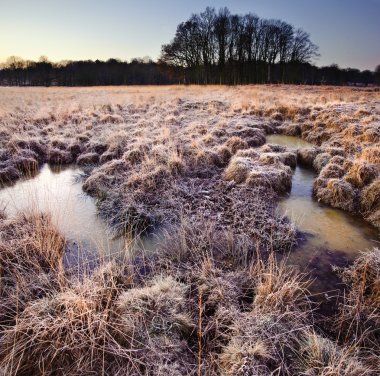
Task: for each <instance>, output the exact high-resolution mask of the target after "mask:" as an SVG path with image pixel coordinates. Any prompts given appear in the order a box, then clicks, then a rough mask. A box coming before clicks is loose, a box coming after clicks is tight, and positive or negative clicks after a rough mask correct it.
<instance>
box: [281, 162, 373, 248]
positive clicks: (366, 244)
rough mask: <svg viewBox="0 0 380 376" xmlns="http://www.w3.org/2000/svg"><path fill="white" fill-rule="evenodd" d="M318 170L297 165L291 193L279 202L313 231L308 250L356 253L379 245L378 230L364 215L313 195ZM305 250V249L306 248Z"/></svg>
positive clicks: (284, 210)
mask: <svg viewBox="0 0 380 376" xmlns="http://www.w3.org/2000/svg"><path fill="white" fill-rule="evenodd" d="M314 177H315V174H314V173H313V172H311V171H310V170H307V169H304V168H301V167H297V169H296V171H295V173H294V177H293V187H292V191H291V193H290V196H289V197H288V198H286V199H283V200H282V201H281V202H280V203H279V209H280V210H281V212H282V213H285V214H286V215H287V216H288V217H290V218H291V219H292V220H293V221H294V222H295V223H296V225H297V227H298V228H299V229H300V230H301V231H303V232H307V233H310V234H311V235H312V236H311V237H310V238H309V240H308V242H307V243H306V245H305V246H304V247H303V248H304V251H305V250H307V249H310V248H315V247H325V248H329V249H333V250H340V251H343V252H345V253H347V254H356V253H357V252H358V251H359V250H365V249H367V248H371V247H372V246H374V245H376V240H379V236H378V231H376V229H375V228H373V227H372V226H370V225H369V224H367V223H366V222H365V221H363V220H362V219H361V218H358V217H354V216H352V215H350V214H349V213H346V212H344V211H342V210H338V209H334V208H331V207H328V206H325V205H322V204H320V203H318V202H317V201H316V200H314V199H313V198H312V186H313V180H314ZM303 253H304V252H303Z"/></svg>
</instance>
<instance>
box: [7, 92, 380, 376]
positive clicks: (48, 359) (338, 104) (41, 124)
mask: <svg viewBox="0 0 380 376" xmlns="http://www.w3.org/2000/svg"><path fill="white" fill-rule="evenodd" d="M277 133H278V134H283V135H289V136H296V137H299V138H302V139H303V140H306V141H308V142H310V143H311V144H312V145H313V146H311V147H302V148H298V149H297V150H295V149H290V148H287V147H285V146H281V145H276V144H268V143H266V137H267V136H268V135H270V134H277ZM44 163H49V164H50V165H78V166H80V167H81V168H82V169H83V171H84V173H83V176H82V179H83V190H84V191H85V192H86V193H87V194H89V195H90V196H92V197H93V198H94V199H95V200H96V204H97V210H98V214H99V216H100V217H101V218H103V219H104V221H106V222H107V223H108V225H109V226H110V227H111V228H112V230H113V232H114V234H117V235H120V236H125V237H126V238H128V239H130V238H133V237H134V236H137V235H140V234H144V233H152V232H154V231H155V230H157V229H161V230H162V229H163V230H162V231H163V232H164V234H165V235H164V236H161V237H160V240H159V241H158V242H157V244H156V247H155V249H154V250H151V251H149V252H148V251H147V250H145V249H136V248H133V249H132V248H131V247H129V246H128V244H129V242H126V246H125V249H124V253H123V255H122V256H121V257H118V258H116V259H113V260H112V259H111V260H109V259H107V260H106V259H101V258H100V259H99V260H97V262H96V266H92V267H91V268H88V269H86V268H83V270H81V272H80V273H72V272H70V270H68V269H67V268H65V266H64V264H63V258H64V254H65V252H67V247H68V244H69V243H68V239H65V237H64V236H63V235H62V234H61V233H60V231H59V229H57V227H56V226H55V224H54V223H53V221H52V220H51V218H50V217H49V214H47V213H39V212H38V211H33V212H27V213H20V214H19V215H18V216H17V217H12V218H10V217H7V216H6V214H5V210H4V212H0V278H1V283H0V294H1V302H0V374H4V375H40V374H44V375H97V374H104V375H126V374H128V375H178V376H179V375H196V374H198V375H231V376H232V375H324V376H333V375H358V376H359V375H378V374H379V373H380V250H379V249H377V248H375V247H374V248H373V249H367V250H364V249H363V251H365V252H363V253H362V254H361V255H360V257H358V258H357V259H356V261H355V262H354V263H353V264H352V265H349V266H346V267H344V268H336V275H337V278H340V280H341V283H342V284H343V285H344V287H345V291H344V294H342V295H341V296H340V297H337V298H336V299H334V300H333V301H332V302H331V304H333V305H334V307H333V309H331V310H330V311H329V313H328V314H326V313H324V312H323V311H321V310H319V309H318V305H317V303H316V302H315V299H314V297H313V296H312V294H311V293H310V292H309V287H310V284H311V283H312V281H310V278H309V277H310V276H308V275H307V274H305V273H300V272H298V271H297V270H295V269H293V268H291V267H290V266H288V265H287V264H286V255H287V254H288V253H289V252H292V250H294V249H295V248H297V247H298V246H299V245H300V243H302V242H303V241H304V236H303V234H302V233H300V231H299V230H298V229H297V227H296V226H295V224H294V223H293V222H292V221H291V219H290V218H288V217H286V216H283V215H281V214H279V212H278V210H277V203H278V201H279V200H280V198H281V197H283V196H284V195H286V194H287V193H288V192H289V191H290V189H291V186H292V176H293V173H294V169H295V167H296V165H297V164H299V165H303V166H306V167H308V168H310V169H313V170H314V171H315V172H316V174H317V177H316V179H315V181H314V186H313V196H314V198H315V199H316V200H318V201H319V202H320V203H324V204H326V205H329V206H331V207H334V208H339V209H342V210H344V211H346V212H349V213H351V214H352V215H353V216H359V217H361V218H363V219H364V220H365V221H367V222H368V223H369V224H371V225H372V226H374V227H375V228H378V229H380V177H379V176H380V175H379V174H380V91H379V90H378V89H375V88H369V89H364V88H339V87H307V86H269V85H267V86H246V87H224V86H210V87H207V86H204V87H196V86H189V87H183V86H170V87H167V86H163V87H113V88H103V87H96V88H32V87H29V88H10V87H3V88H0V182H3V183H4V184H6V185H11V184H13V183H14V182H16V181H17V180H18V179H23V178H25V175H28V174H34V173H35V171H36V170H38V168H39V167H41V166H42V165H43V164H44ZM0 209H1V207H0ZM278 255H283V256H284V257H282V258H281V257H278ZM279 259H281V260H282V261H280V260H279Z"/></svg>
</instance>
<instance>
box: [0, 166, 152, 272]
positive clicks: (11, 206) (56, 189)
mask: <svg viewBox="0 0 380 376" xmlns="http://www.w3.org/2000/svg"><path fill="white" fill-rule="evenodd" d="M81 173H83V171H82V170H81V169H80V168H77V167H75V166H68V167H67V166H65V167H56V166H54V167H53V166H49V165H47V164H45V165H44V166H43V167H42V168H41V170H40V171H39V172H38V173H37V174H36V175H35V176H33V177H30V178H28V179H26V178H25V179H23V180H19V181H17V182H16V183H15V184H14V185H12V186H3V187H2V189H0V207H5V212H6V214H7V215H8V216H9V217H12V216H14V215H16V214H17V213H19V212H23V211H28V210H32V211H39V212H45V213H50V215H51V216H52V220H53V221H54V223H55V224H56V226H57V227H58V229H59V230H60V231H61V232H62V234H63V235H64V236H65V238H66V239H68V240H69V247H68V252H67V254H66V259H67V260H68V261H67V263H68V264H69V265H72V264H74V263H75V262H78V261H79V260H82V261H83V260H88V259H89V258H91V259H96V258H97V257H101V256H111V255H117V254H120V253H121V252H123V251H126V250H128V249H131V242H132V241H128V239H126V238H124V237H118V238H114V236H113V234H112V231H110V229H109V227H108V226H107V224H106V223H105V222H104V221H103V220H102V219H101V218H99V216H98V215H97V209H96V205H95V200H94V199H93V198H92V197H90V196H88V195H87V194H85V193H84V192H83V190H82V182H81V181H80V179H78V177H79V176H80V174H81ZM0 188H1V187H0ZM137 243H138V246H141V247H144V248H145V249H150V248H153V246H154V240H152V239H151V237H146V238H144V239H140V238H138V239H136V240H135V241H134V242H133V244H134V246H136V244H137Z"/></svg>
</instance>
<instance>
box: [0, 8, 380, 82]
mask: <svg viewBox="0 0 380 376" xmlns="http://www.w3.org/2000/svg"><path fill="white" fill-rule="evenodd" d="M317 56H318V47H317V46H316V45H315V44H314V43H313V42H312V41H311V39H310V35H309V34H308V33H307V32H306V31H304V30H302V29H299V28H295V27H294V26H293V25H290V24H288V23H286V22H284V21H282V20H273V19H270V20H268V19H262V18H259V17H258V16H257V15H255V14H252V13H249V14H246V15H236V14H231V13H230V11H229V10H228V9H227V8H221V9H220V10H219V11H216V10H215V9H214V8H210V7H207V8H206V10H205V11H204V12H201V13H199V14H193V15H192V16H191V17H190V18H189V19H188V20H187V21H185V22H182V23H180V24H179V25H178V27H177V30H176V33H175V35H174V38H173V40H172V41H171V42H170V43H168V44H164V45H163V46H162V48H161V56H160V58H159V59H158V61H156V62H155V61H152V60H151V59H149V58H144V59H133V60H132V61H130V62H127V61H121V60H119V59H109V60H107V61H100V60H96V61H92V60H86V61H63V62H59V63H52V62H50V61H49V60H48V58H47V57H44V56H42V57H41V58H40V59H39V60H38V61H25V60H23V59H21V58H17V57H10V58H8V60H7V61H6V62H5V63H4V64H2V66H0V85H17V86H52V85H57V86H93V85H160V84H227V85H236V84H257V83H291V84H311V85H319V84H328V85H346V84H353V85H369V84H380V66H378V67H377V68H376V69H375V71H374V72H371V71H369V70H365V71H360V70H358V69H353V68H347V69H341V68H339V67H338V66H337V65H335V64H333V65H330V66H326V67H317V66H315V65H313V64H312V62H313V60H314V58H315V57H317Z"/></svg>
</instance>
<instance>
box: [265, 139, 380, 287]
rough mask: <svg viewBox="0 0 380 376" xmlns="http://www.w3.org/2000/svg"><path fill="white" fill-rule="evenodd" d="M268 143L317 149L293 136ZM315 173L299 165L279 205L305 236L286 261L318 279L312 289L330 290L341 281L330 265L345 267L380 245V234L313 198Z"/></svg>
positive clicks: (356, 218) (352, 217)
mask: <svg viewBox="0 0 380 376" xmlns="http://www.w3.org/2000/svg"><path fill="white" fill-rule="evenodd" d="M267 143H268V144H277V145H283V146H286V147H287V148H289V149H298V148H301V147H311V146H314V145H312V144H310V143H308V142H306V141H304V140H301V139H299V138H297V137H292V136H283V135H270V136H268V137H267ZM316 176H317V175H316V173H315V172H314V171H313V170H312V169H308V168H304V167H301V166H297V167H296V169H295V171H294V175H293V180H292V189H291V192H290V193H289V194H288V195H287V196H286V197H283V198H282V199H281V200H280V202H279V205H278V210H279V211H280V213H281V214H283V215H286V216H287V217H288V218H290V219H291V220H292V221H293V222H294V223H295V224H296V226H297V228H298V230H300V231H301V232H302V233H303V234H304V235H305V237H306V239H305V241H304V242H303V243H302V244H301V245H300V246H299V247H298V248H296V249H295V250H293V251H292V252H291V253H290V254H289V255H288V258H287V262H288V263H289V264H291V265H296V266H297V267H299V268H300V270H302V271H305V272H308V273H310V275H311V276H312V277H313V278H315V282H314V283H313V288H312V290H314V291H319V292H320V291H328V290H331V289H332V288H334V283H335V282H338V280H337V278H336V276H335V273H333V272H332V268H331V265H337V266H342V265H345V264H347V263H350V262H352V261H354V260H355V258H356V257H357V256H358V255H359V254H360V252H362V251H363V252H365V251H366V250H368V249H371V248H372V247H374V246H379V245H380V234H379V231H378V230H377V229H376V228H374V227H373V226H371V225H370V224H368V223H367V222H365V221H364V220H363V219H362V218H360V217H359V216H354V215H352V214H350V213H348V212H345V211H343V210H340V209H334V208H332V207H329V206H327V205H324V204H322V203H319V202H318V201H317V200H315V199H314V198H313V195H312V192H313V183H314V179H315V178H316Z"/></svg>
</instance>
